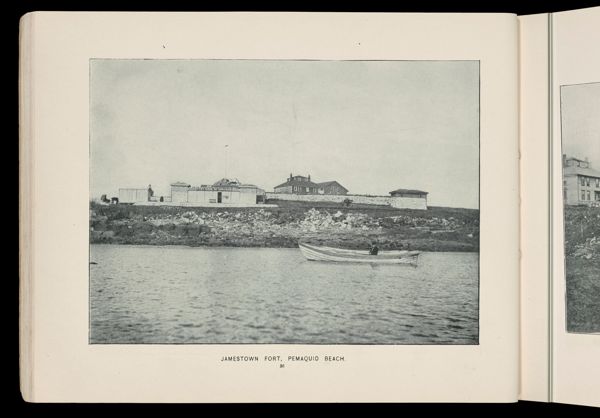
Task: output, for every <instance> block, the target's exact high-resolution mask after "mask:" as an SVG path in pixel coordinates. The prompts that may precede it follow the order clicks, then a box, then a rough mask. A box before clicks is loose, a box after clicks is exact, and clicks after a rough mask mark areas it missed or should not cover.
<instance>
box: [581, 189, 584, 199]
mask: <svg viewBox="0 0 600 418" xmlns="http://www.w3.org/2000/svg"><path fill="white" fill-rule="evenodd" d="M581 200H585V191H583V190H582V191H581Z"/></svg>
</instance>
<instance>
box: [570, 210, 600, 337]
mask: <svg viewBox="0 0 600 418" xmlns="http://www.w3.org/2000/svg"><path fill="white" fill-rule="evenodd" d="M565 256H566V257H565V264H566V276H567V277H566V279H567V280H566V281H567V330H568V331H570V332H600V309H598V306H600V208H598V207H596V208H594V207H585V206H566V207H565Z"/></svg>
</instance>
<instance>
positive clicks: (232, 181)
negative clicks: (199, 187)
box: [213, 178, 242, 186]
mask: <svg viewBox="0 0 600 418" xmlns="http://www.w3.org/2000/svg"><path fill="white" fill-rule="evenodd" d="M240 184H242V183H241V182H240V181H239V180H238V179H228V178H222V179H221V180H219V181H216V182H214V183H213V186H239V185H240Z"/></svg>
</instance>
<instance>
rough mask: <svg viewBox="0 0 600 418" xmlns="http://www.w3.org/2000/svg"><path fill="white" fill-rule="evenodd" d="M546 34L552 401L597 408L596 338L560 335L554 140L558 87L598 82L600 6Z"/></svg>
mask: <svg viewBox="0 0 600 418" xmlns="http://www.w3.org/2000/svg"><path fill="white" fill-rule="evenodd" d="M552 34H553V36H552V45H553V48H552V51H553V57H552V66H553V71H552V76H553V77H552V78H553V82H552V96H553V97H552V129H553V143H552V146H553V153H552V157H553V159H552V166H553V172H552V175H553V183H552V191H553V195H552V198H553V200H552V204H553V209H554V210H553V220H552V221H553V222H552V225H553V238H554V239H553V244H554V247H553V260H552V270H553V272H552V277H553V305H554V308H553V313H554V315H553V321H552V323H553V344H552V345H553V356H552V357H553V359H552V363H553V378H552V381H553V400H554V401H555V402H562V403H574V404H584V405H594V406H600V335H589V334H588V335H585V334H569V333H567V332H566V319H565V309H566V306H565V305H566V303H565V294H566V282H565V270H564V233H563V231H564V229H563V210H562V170H561V136H560V122H561V120H560V116H561V115H560V86H562V85H567V84H579V83H588V82H592V81H596V82H598V81H600V49H599V47H598V46H599V45H600V7H596V8H592V9H582V10H575V11H570V12H562V13H554V14H553V15H552ZM599 140H600V139H599ZM599 309H600V307H599Z"/></svg>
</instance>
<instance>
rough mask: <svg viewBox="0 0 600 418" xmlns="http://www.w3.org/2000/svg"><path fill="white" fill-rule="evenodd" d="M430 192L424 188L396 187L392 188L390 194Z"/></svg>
mask: <svg viewBox="0 0 600 418" xmlns="http://www.w3.org/2000/svg"><path fill="white" fill-rule="evenodd" d="M400 193H402V194H429V192H424V191H423V190H412V189H396V190H392V191H391V192H390V194H400Z"/></svg>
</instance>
